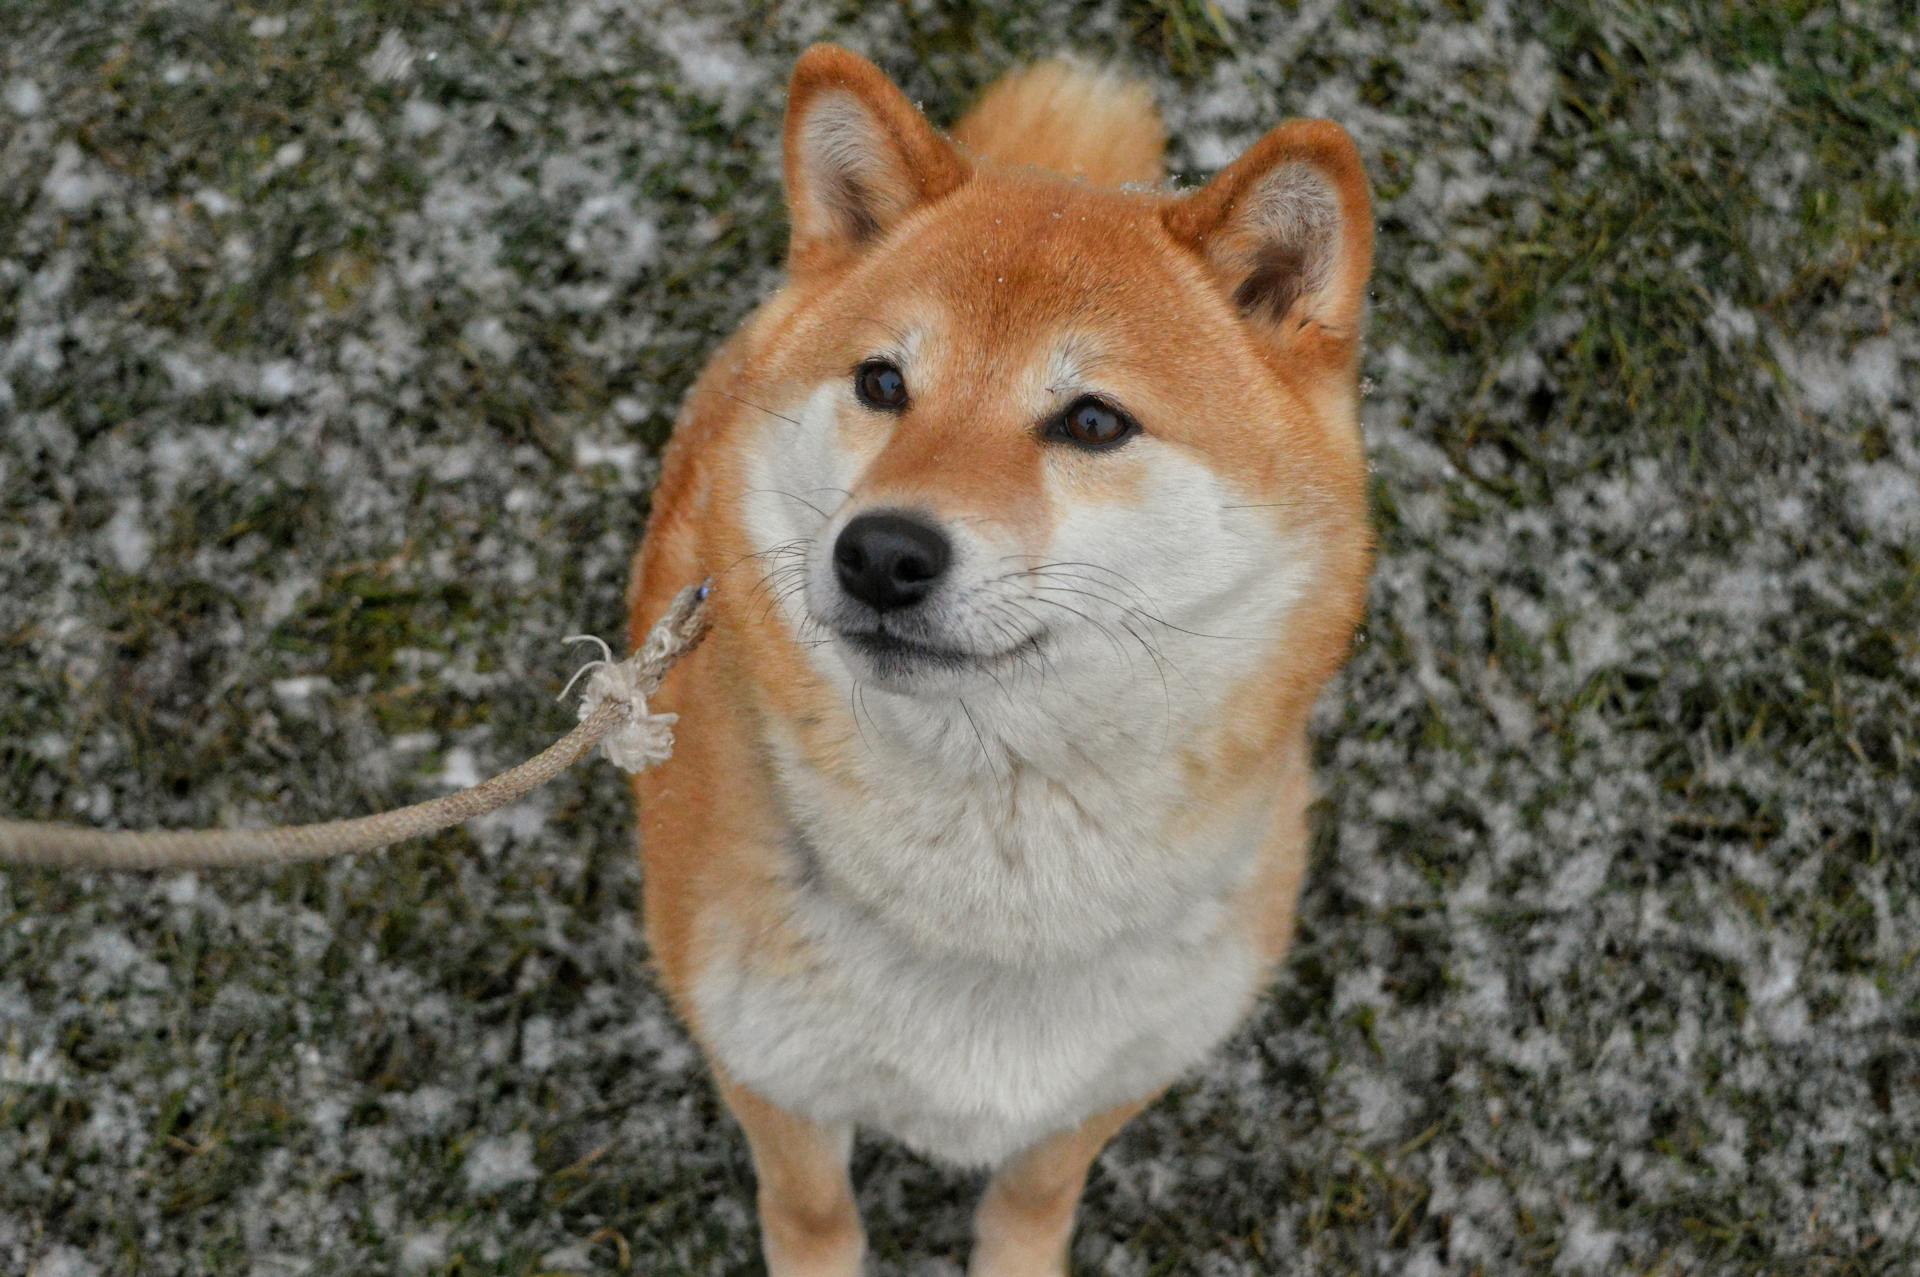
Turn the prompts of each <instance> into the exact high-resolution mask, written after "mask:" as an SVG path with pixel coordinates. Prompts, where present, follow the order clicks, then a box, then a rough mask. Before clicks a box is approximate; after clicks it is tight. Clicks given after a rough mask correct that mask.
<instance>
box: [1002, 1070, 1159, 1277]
mask: <svg viewBox="0 0 1920 1277" xmlns="http://www.w3.org/2000/svg"><path fill="white" fill-rule="evenodd" d="M1151 1102H1152V1100H1151V1098H1149V1099H1145V1100H1140V1101H1138V1102H1137V1103H1133V1104H1123V1105H1121V1106H1120V1107H1119V1108H1115V1109H1108V1110H1107V1111H1106V1112H1104V1113H1096V1114H1094V1115H1093V1116H1092V1117H1090V1118H1088V1119H1087V1120H1086V1121H1085V1122H1083V1123H1081V1124H1080V1126H1079V1128H1078V1129H1076V1130H1071V1131H1064V1132H1062V1133H1061V1134H1059V1135H1055V1136H1052V1137H1050V1138H1048V1139H1045V1140H1042V1141H1041V1142H1040V1143H1038V1144H1036V1145H1034V1146H1033V1147H1032V1148H1030V1149H1028V1150H1027V1151H1026V1152H1024V1153H1021V1154H1019V1155H1018V1156H1016V1157H1015V1158H1014V1159H1013V1160H1012V1161H1010V1162H1008V1163H1007V1164H1006V1165H1005V1166H1003V1167H1001V1168H1000V1170H999V1171H998V1172H996V1173H995V1174H994V1177H993V1179H992V1181H991V1182H990V1183H989V1184H988V1185H987V1192H986V1196H985V1197H983V1198H982V1199H981V1201H980V1209H979V1211H978V1212H977V1213H976V1214H975V1215H974V1221H973V1229H974V1242H973V1262H972V1263H971V1264H970V1265H968V1267H967V1274H968V1277H1066V1273H1067V1247H1068V1244H1069V1243H1070V1242H1071V1241H1072V1240H1073V1215H1074V1212H1075V1211H1076V1210H1077V1209H1079V1206H1080V1193H1081V1190H1082V1189H1084V1188H1085V1187H1086V1183H1087V1170H1088V1169H1089V1168H1090V1167H1091V1166H1092V1165H1093V1159H1094V1158H1096V1157H1098V1156H1100V1150H1101V1149H1103V1148H1105V1147H1106V1145H1107V1141H1108V1140H1110V1139H1112V1138H1113V1137H1114V1135H1115V1134H1116V1133H1117V1132H1118V1131H1119V1130H1120V1128H1121V1127H1123V1126H1125V1125H1126V1124H1127V1123H1128V1122H1130V1121H1132V1120H1133V1117H1134V1115H1135V1114H1136V1113H1138V1112H1139V1111H1140V1110H1141V1109H1143V1108H1145V1107H1146V1106H1147V1105H1148V1104H1149V1103H1151Z"/></svg>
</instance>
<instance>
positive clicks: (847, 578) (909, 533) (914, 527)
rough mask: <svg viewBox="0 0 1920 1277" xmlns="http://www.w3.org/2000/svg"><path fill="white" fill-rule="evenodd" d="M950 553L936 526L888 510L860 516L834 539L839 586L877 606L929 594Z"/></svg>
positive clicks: (905, 603) (908, 602) (886, 608)
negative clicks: (838, 537) (837, 538)
mask: <svg viewBox="0 0 1920 1277" xmlns="http://www.w3.org/2000/svg"><path fill="white" fill-rule="evenodd" d="M952 557H953V548H952V547H951V546H950V545H948V544H947V537H946V534H945V533H944V532H942V531H940V529H939V528H936V527H934V526H933V525H932V524H931V523H927V522H925V521H923V520H921V519H916V518H914V517H913V516H912V515H907V514H898V513H894V512H891V511H884V512H881V513H878V514H863V515H861V516H859V517H858V518H856V519H854V520H853V522H851V523H849V524H847V526H846V527H844V528H842V529H840V539H839V540H837V541H835V542H834V543H833V570H834V573H835V574H836V575H837V576H838V577H839V578H840V585H841V587H842V588H844V589H845V590H846V592H847V593H848V594H851V595H853V597H854V598H856V599H859V600H860V601H861V602H862V603H865V604H867V605H869V606H871V607H872V608H873V609H874V610H875V611H879V612H891V611H893V610H894V609H895V608H903V607H911V606H913V605H914V604H915V603H918V602H919V601H920V600H921V599H924V598H925V597H927V595H928V594H930V593H932V592H933V586H934V583H935V582H937V581H938V580H939V579H940V574H941V573H942V572H945V571H946V570H947V561H948V560H949V559H951V558H952Z"/></svg>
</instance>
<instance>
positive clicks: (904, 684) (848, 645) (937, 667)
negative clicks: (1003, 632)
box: [834, 629, 1045, 694]
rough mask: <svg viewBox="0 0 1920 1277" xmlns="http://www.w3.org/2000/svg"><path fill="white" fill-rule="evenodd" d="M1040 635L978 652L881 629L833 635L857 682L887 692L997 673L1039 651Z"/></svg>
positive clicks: (939, 687) (925, 689) (935, 687)
mask: <svg viewBox="0 0 1920 1277" xmlns="http://www.w3.org/2000/svg"><path fill="white" fill-rule="evenodd" d="M1044 640H1045V636H1044V635H1043V634H1032V635H1029V636H1028V637H1026V638H1024V639H1022V640H1020V642H1019V643H1017V644H1015V645H1014V646H1012V647H1008V648H1003V649H1001V650H999V651H989V652H980V651H974V650H972V649H970V648H966V647H960V646H947V645H944V644H940V643H935V642H927V641H923V640H919V639H908V638H902V637H900V636H898V635H896V634H891V633H888V632H887V631H885V630H881V629H872V630H841V631H839V632H837V633H836V634H835V635H834V644H835V646H836V647H838V648H839V649H840V652H841V655H842V657H843V658H844V659H845V660H846V662H847V667H848V668H849V669H851V670H852V671H853V674H854V676H855V677H856V678H858V679H860V680H861V681H862V682H867V683H872V684H873V685H875V686H877V687H880V688H883V689H885V690H887V691H890V692H901V693H906V694H912V693H930V692H939V691H944V690H947V689H950V688H953V687H957V686H964V685H965V684H968V683H971V682H974V681H975V680H979V681H986V680H987V679H988V678H990V677H998V676H999V675H1000V672H1001V670H1002V669H1004V668H1007V667H1010V666H1014V665H1017V664H1019V663H1020V662H1021V661H1022V660H1023V659H1024V658H1026V657H1028V656H1031V655H1033V654H1035V653H1037V652H1039V650H1040V648H1041V645H1042V643H1043V642H1044Z"/></svg>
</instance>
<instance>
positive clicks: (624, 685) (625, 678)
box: [560, 634, 680, 772]
mask: <svg viewBox="0 0 1920 1277" xmlns="http://www.w3.org/2000/svg"><path fill="white" fill-rule="evenodd" d="M566 641H567V642H568V643H596V644H598V645H599V647H600V653H601V655H600V659H598V660H595V661H589V662H587V663H586V664H585V665H583V666H581V667H580V668H579V669H578V670H575V671H574V675H573V677H572V678H570V679H568V680H567V685H566V687H565V688H563V689H561V692H560V696H561V698H562V699H565V697H566V695H567V693H568V692H570V691H572V690H573V685H574V684H575V683H577V682H579V681H580V677H581V675H583V674H584V675H586V676H587V684H586V686H585V687H584V688H583V689H582V690H581V693H580V721H581V722H583V723H584V722H586V721H587V720H588V719H589V718H592V717H593V716H594V715H595V714H597V713H599V712H600V711H601V710H602V709H603V708H605V707H606V706H607V705H624V706H626V709H627V716H626V721H625V722H623V723H621V724H620V726H618V727H616V728H614V729H613V730H612V731H610V732H608V733H607V734H606V735H605V736H604V737H602V738H601V741H600V750H601V752H602V753H603V754H605V755H606V758H607V761H608V762H610V763H612V764H613V765H614V766H615V767H618V768H619V769H620V770H621V771H625V772H637V771H640V770H642V769H643V768H647V767H652V766H654V765H655V764H656V763H664V762H666V761H667V759H668V758H669V757H670V756H671V755H672V754H673V725H674V724H675V723H677V722H679V721H680V716H679V715H678V714H652V713H649V712H648V711H647V693H648V692H650V691H653V690H654V689H655V688H656V687H657V686H658V680H657V679H649V678H648V677H647V676H646V674H644V673H643V672H642V671H641V668H640V666H641V660H640V656H639V655H638V654H636V655H635V656H634V657H633V658H632V659H630V660H626V661H616V660H614V659H613V650H612V649H611V648H609V647H608V646H607V644H606V641H605V640H603V639H599V638H595V637H594V636H593V635H591V634H575V635H572V636H570V637H569V638H567V640H566ZM650 684H651V685H650Z"/></svg>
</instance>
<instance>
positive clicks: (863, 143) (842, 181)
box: [786, 44, 970, 272]
mask: <svg viewBox="0 0 1920 1277" xmlns="http://www.w3.org/2000/svg"><path fill="white" fill-rule="evenodd" d="M786 166H787V211H788V216H789V217H790V218H791V219H792V222H793V238H792V241H791V242H790V244H789V245H788V249H787V261H788V266H789V268H790V269H791V270H794V271H796V272H798V271H801V270H807V269H812V268H815V267H824V266H830V265H832V264H834V263H837V262H840V261H844V260H846V259H847V258H848V257H850V256H851V255H853V254H855V253H858V252H860V251H861V250H862V249H863V248H865V247H866V246H867V245H869V244H871V243H872V242H873V241H875V240H877V239H879V238H880V237H881V236H882V235H884V234H885V233H886V232H887V230H888V229H889V228H890V227H892V226H893V225H894V223H896V222H898V221H899V220H900V219H901V218H902V217H905V216H906V215H907V214H908V213H910V212H912V211H913V210H914V209H916V208H918V207H920V206H921V205H923V204H927V203H931V202H932V201H934V200H937V199H939V198H940V197H941V196H943V195H946V194H948V193H949V192H951V191H952V190H954V189H955V188H956V187H958V186H959V185H960V184H961V183H962V182H965V181H966V180H967V176H968V173H969V171H970V170H969V169H968V166H967V162H966V160H965V159H963V158H962V157H961V155H960V153H959V152H958V151H956V150H955V149H954V147H953V144H952V143H950V142H948V141H947V140H946V139H945V138H944V137H942V136H940V134H939V132H938V131H937V130H936V129H935V128H934V127H933V126H932V125H931V124H929V123H927V118H926V117H925V116H924V115H922V114H920V112H919V111H918V110H917V109H915V107H914V105H913V103H911V102H909V101H907V99H906V96H905V95H904V94H902V93H901V92H900V90H899V89H898V88H897V87H895V85H894V83H893V81H891V80H889V79H888V78H887V77H886V74H885V73H884V72H883V71H881V70H880V68H879V67H877V66H875V65H873V63H871V62H869V61H867V60H866V59H865V58H863V57H860V56H859V55H858V54H854V53H849V52H848V51H847V50H845V49H841V48H837V47H835V46H834V45H831V44H816V45H814V46H813V47H812V48H810V49H808V50H807V51H806V52H805V53H803V54H801V55H800V61H799V62H797V63H796V64H795V65H794V68H793V82H792V84H791V86H790V87H789V89H788V93H787V134H786Z"/></svg>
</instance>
